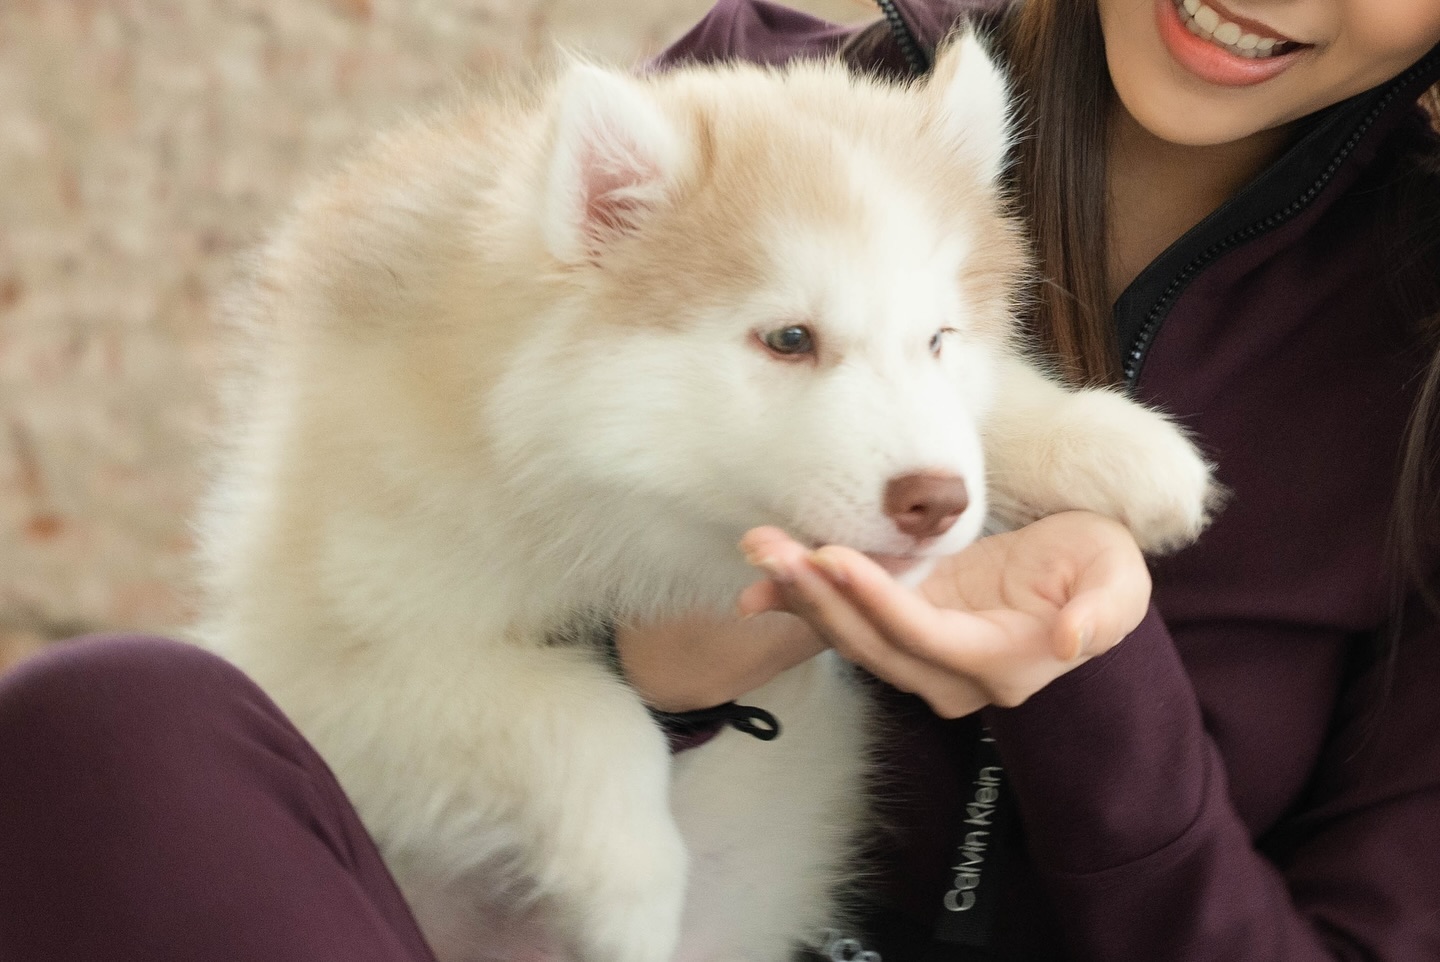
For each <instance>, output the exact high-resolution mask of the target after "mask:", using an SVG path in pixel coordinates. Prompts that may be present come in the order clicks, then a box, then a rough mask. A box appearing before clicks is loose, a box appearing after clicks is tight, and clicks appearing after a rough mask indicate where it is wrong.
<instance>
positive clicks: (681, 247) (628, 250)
mask: <svg viewBox="0 0 1440 962" xmlns="http://www.w3.org/2000/svg"><path fill="white" fill-rule="evenodd" d="M650 82H651V84H652V86H653V89H654V91H655V93H656V95H657V96H658V97H660V98H661V100H662V101H663V102H664V103H665V105H666V107H667V109H668V112H669V113H670V116H671V117H672V119H674V120H675V121H676V122H677V123H679V124H681V125H682V126H683V127H684V129H686V131H687V132H688V136H689V137H690V138H691V140H692V143H693V144H694V146H695V156H696V158H697V162H696V164H695V169H694V170H693V171H692V172H691V173H690V175H689V176H688V177H687V178H686V179H685V180H684V182H683V183H681V184H680V185H679V186H678V189H677V191H676V203H675V206H674V207H673V208H672V209H670V210H666V211H663V212H660V213H659V214H657V216H655V217H654V218H653V219H652V220H651V221H650V222H649V223H648V224H646V225H645V226H644V227H642V229H641V230H639V231H638V232H637V233H636V235H635V236H633V237H631V238H626V239H624V240H623V241H622V242H621V243H618V244H617V245H616V247H615V249H614V250H612V251H611V252H609V256H607V258H606V259H605V261H604V267H605V269H604V271H603V273H602V277H601V282H600V283H599V285H598V286H597V288H596V291H595V293H596V295H597V297H598V298H600V299H601V300H603V301H604V302H605V303H606V304H607V305H609V306H611V307H613V308H614V310H611V311H608V312H604V313H607V314H608V315H609V316H611V317H613V318H614V322H615V323H625V324H654V325H659V326H662V327H664V326H672V325H674V324H676V323H678V322H679V321H678V318H679V317H680V314H681V312H682V311H684V310H686V309H691V310H693V309H695V308H696V307H697V306H703V305H705V304H707V303H708V304H718V305H724V304H725V303H734V302H735V301H736V300H737V299H738V298H739V297H742V296H743V295H744V294H745V293H746V292H748V291H752V290H754V289H755V288H756V287H757V286H759V285H760V284H762V283H764V282H765V281H766V280H767V279H768V278H769V276H770V274H771V273H772V271H773V264H772V263H771V262H770V260H769V257H770V252H769V251H768V249H767V248H768V245H769V244H770V243H772V238H773V237H774V236H777V234H784V233H787V232H788V233H790V234H792V235H793V234H803V233H807V232H808V233H813V234H816V235H821V236H827V237H833V238H834V239H836V240H837V241H839V242H841V243H843V242H845V241H846V240H847V239H852V238H853V239H854V241H855V243H856V246H857V250H859V249H863V247H864V245H865V244H867V243H870V242H873V238H874V236H875V230H876V228H877V225H876V223H875V214H876V208H875V206H874V205H876V204H884V203H886V195H887V192H888V191H890V190H892V189H896V188H898V189H900V190H903V191H905V192H906V193H907V194H908V195H909V201H910V204H911V205H912V206H914V205H915V204H916V203H918V205H919V209H920V210H922V211H925V212H927V213H929V214H931V215H933V217H934V221H933V224H932V225H924V224H917V225H916V226H917V229H918V230H925V229H929V228H930V227H931V226H933V228H934V229H935V231H936V233H937V236H943V234H944V233H945V232H946V231H947V230H948V229H952V226H953V229H955V230H957V231H959V232H961V233H963V234H964V235H965V236H966V237H967V238H968V239H969V240H970V243H969V244H968V247H969V249H970V250H971V251H972V253H971V256H970V257H969V258H967V260H966V263H965V265H964V266H963V269H962V272H961V275H960V277H959V278H958V279H957V280H958V283H959V284H960V285H961V286H962V288H963V289H964V292H965V296H966V302H967V303H968V304H970V305H972V306H973V307H974V308H975V312H976V321H977V324H978V326H979V333H981V334H983V335H986V336H989V337H993V338H996V339H1005V338H1007V337H1008V336H1009V335H1010V331H1011V326H1012V318H1013V315H1014V307H1015V304H1014V299H1015V297H1016V291H1017V290H1018V287H1019V282H1020V280H1021V279H1022V278H1023V277H1024V276H1025V272H1026V269H1027V260H1026V255H1025V248H1024V242H1023V238H1022V234H1021V232H1020V231H1019V230H1018V228H1017V226H1016V224H1015V222H1014V221H1013V219H1012V218H1010V217H1009V216H1008V214H1007V212H1006V209H1005V206H1004V205H1003V203H1002V202H1001V200H1000V198H999V197H998V194H997V191H996V189H995V188H994V186H993V185H991V184H988V183H985V182H984V180H983V179H982V177H981V175H980V174H979V173H978V172H976V171H972V170H967V169H966V168H965V166H964V165H963V161H961V160H960V159H959V158H958V156H957V155H956V153H955V151H954V150H953V147H952V146H951V144H950V142H949V141H948V140H947V139H946V138H945V136H944V135H943V134H942V132H941V130H940V129H939V125H938V123H937V121H936V119H935V117H934V110H933V109H932V108H933V106H934V105H933V103H932V99H933V98H931V97H930V96H929V91H927V90H926V89H925V88H923V87H921V86H910V87H902V86H894V85H887V84H880V83H876V82H874V81H872V80H869V79H866V78H857V77H854V76H851V75H849V74H847V73H845V72H844V71H843V70H841V69H840V68H838V67H835V66H829V65H818V64H810V65H803V64H802V65H797V66H796V67H793V68H791V69H790V70H789V71H788V72H785V73H778V72H775V71H767V70H762V69H759V68H754V67H744V66H737V67H735V68H733V69H731V70H729V71H725V72H722V73H718V74H717V73H716V72H714V71H681V72H679V73H677V74H674V75H662V76H660V77H658V78H652V80H651V81H650ZM856 158H859V160H860V161H861V162H860V163H859V164H857V163H856ZM868 169H873V170H875V171H877V172H878V173H879V174H880V175H882V176H883V178H884V180H885V182H884V183H876V184H873V185H869V186H870V187H872V188H873V189H870V190H865V189H864V188H865V187H866V186H867V185H865V184H864V183H861V182H859V181H857V174H856V172H857V170H868ZM947 225H952V226H947Z"/></svg>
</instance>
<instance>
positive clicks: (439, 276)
mask: <svg viewBox="0 0 1440 962" xmlns="http://www.w3.org/2000/svg"><path fill="white" fill-rule="evenodd" d="M1006 111H1007V98H1006V91H1005V87H1004V83H1003V81H1002V79H1001V78H1000V77H999V75H998V74H997V73H996V71H995V70H994V68H993V67H992V65H991V64H990V62H989V61H988V59H987V58H986V56H985V54H984V52H983V51H982V50H981V48H980V47H979V46H978V45H977V44H976V43H975V42H974V41H973V40H971V39H968V38H965V39H962V40H960V41H958V42H956V43H955V44H953V45H952V46H951V47H950V48H949V49H948V51H947V52H946V54H945V55H944V56H943V57H942V58H941V60H940V63H939V65H938V66H937V68H936V70H935V72H934V74H933V75H932V77H931V78H929V79H928V80H927V81H926V82H924V83H922V84H918V85H915V86H912V87H898V86H890V85H883V84H880V83H877V82H871V81H868V80H863V79H857V78H855V77H852V76H849V75H848V74H846V73H845V72H844V71H843V70H842V69H841V68H840V67H838V66H835V65H822V64H801V65H797V66H795V67H793V68H790V69H788V70H785V71H764V70H760V69H755V68H749V67H739V66H737V67H730V68H724V69H718V70H717V69H698V68H697V69H685V70H679V71H676V72H674V73H670V74H665V75H660V76H651V77H643V78H634V77H629V76H625V75H623V74H620V73H616V72H611V71H607V70H602V69H599V68H595V67H590V66H584V65H576V66H573V67H571V68H569V69H568V70H567V71H566V72H564V74H563V75H562V76H561V77H559V78H558V79H557V80H556V81H555V82H553V83H550V84H546V85H543V86H541V87H539V88H538V89H535V90H532V91H530V92H527V93H516V94H514V95H511V96H504V97H502V96H497V97H492V98H488V99H486V100H484V101H483V102H479V103H475V104H472V105H469V106H467V107H465V108H464V109H461V110H457V111H452V112H449V113H446V114H444V115H442V116H438V117H436V118H434V119H432V120H430V121H428V122H424V123H419V124H415V125H412V126H410V127H408V128H406V129H403V130H400V131H398V132H396V133H394V134H392V135H390V136H388V137H385V138H383V139H381V140H379V141H378V142H377V143H376V144H375V145H374V146H373V147H372V148H371V149H369V150H368V151H367V152H366V153H365V154H364V155H363V156H361V157H360V158H358V159H357V160H356V161H354V162H353V163H352V164H351V165H350V166H349V167H347V168H346V169H345V170H344V171H342V172H341V173H340V174H338V175H337V176H335V177H333V178H331V179H330V180H329V181H327V182H325V183H324V184H322V185H320V186H319V187H318V188H317V189H315V190H314V191H313V192H311V193H310V194H309V195H308V196H306V197H305V198H304V199H302V201H301V202H300V203H299V205H298V206H297V208H296V210H295V212H294V214H293V215H292V216H291V218H290V219H289V221H288V222H287V223H286V224H285V225H284V226H283V227H282V228H281V229H280V230H279V231H278V232H277V234H276V236H275V238H274V239H273V241H272V242H271V243H270V245H269V246H268V247H267V249H266V250H265V251H264V252H263V254H262V256H261V259H260V262H259V264H258V265H257V271H256V277H255V281H254V284H253V285H252V286H251V288H250V290H249V292H248V294H247V295H246V297H245V298H244V299H243V302H242V303H240V304H239V305H238V309H237V311H236V312H235V314H236V317H237V319H238V321H239V328H240V334H241V336H240V337H238V338H237V347H236V359H237V364H236V370H235V374H234V376H233V377H232V378H231V379H230V380H229V381H228V382H227V384H226V388H227V391H228V397H227V401H228V405H229V409H230V413H231V420H230V428H229V431H228V434H227V436H226V438H225V442H226V443H225V445H224V448H223V450H222V451H221V453H220V455H219V458H218V461H217V470H216V475H215V476H216V480H215V484H214V487H213V490H212V493H211V496H210V498H209V500H208V504H207V507H206V510H205V512H204V514H203V517H202V523H201V534H202V545H203V555H202V558H203V565H204V573H205V576H206V581H207V587H208V591H209V606H208V609H207V614H206V617H205V618H204V620H203V623H202V624H201V625H200V626H199V629H198V634H199V637H200V638H201V640H202V641H203V642H204V643H205V644H207V645H209V646H211V647H213V648H214V649H216V650H218V651H220V652H222V653H224V654H226V655H227V656H229V657H230V658H232V659H233V660H234V661H236V662H237V663H238V664H240V665H241V666H242V667H243V668H245V669H246V670H247V671H249V672H250V673H251V674H252V675H253V676H254V677H255V678H256V679H257V680H258V681H260V683H261V684H262V685H264V686H265V687H266V688H267V689H268V690H269V691H270V692H271V693H272V694H273V696H274V697H275V698H276V699H277V701H278V702H279V703H280V705H281V706H282V707H283V708H284V709H285V710H286V711H287V712H288V713H289V714H290V715H291V716H292V717H293V718H294V719H295V721H296V722H297V724H299V726H300V727H301V729H302V730H303V731H304V732H305V733H306V734H307V736H308V737H309V738H310V739H311V740H312V741H313V742H314V743H315V744H316V745H317V747H318V748H319V749H320V750H321V752H322V754H323V755H324V756H325V757H326V759H327V760H328V761H329V762H330V764H331V765H332V766H333V768H334V769H335V771H336V773H337V775H338V776H339V778H340V780H341V782H342V783H343V784H344V786H345V788H346V790H347V791H348V792H349V793H350V795H351V797H352V798H353V800H354V801H355V804H356V806H357V808H358V809H359V811H360V813H361V815H362V817H363V818H364V819H365V822H366V824H367V825H368V826H369V828H370V830H371V831H372V833H373V834H374V836H375V837H376V839H377V840H378V842H379V843H380V845H381V848H382V851H383V852H384V854H385V857H386V859H387V860H388V862H389V864H390V866H391V867H392V869H393V870H394V871H395V873H396V875H397V877H398V878H399V880H400V881H401V884H402V886H403V887H404V888H405V890H406V893H407V895H408V897H409V898H410V900H411V902H412V904H413V905H414V906H415V909H416V912H417V915H418V916H419V917H420V918H421V921H422V924H423V925H424V927H425V928H426V932H427V934H428V936H429V937H430V938H431V940H432V941H433V943H434V945H435V947H436V949H437V951H438V952H439V954H440V956H441V958H442V959H445V960H446V962H452V960H461V959H490V958H494V959H522V958H532V957H533V958H548V959H555V960H562V959H573V960H577V962H666V960H669V959H672V958H675V959H680V960H683V962H740V960H747V962H781V960H784V959H786V958H787V957H788V956H789V955H790V954H791V952H792V951H793V950H794V947H795V946H796V945H797V944H798V943H800V942H803V941H805V940H807V939H814V938H815V937H816V936H817V934H818V932H819V931H820V930H821V929H823V928H824V927H826V926H827V925H829V924H831V923H832V921H833V918H834V914H835V911H836V910H835V908H834V904H835V900H834V898H833V893H834V891H835V888H836V886H837V884H838V883H839V882H840V881H842V880H843V878H844V877H845V875H846V873H847V871H849V869H848V867H847V866H848V863H849V860H850V857H851V852H850V846H851V845H852V844H853V841H854V839H855V837H856V834H857V832H858V830H859V829H860V827H861V826H862V824H863V820H864V817H865V809H866V806H865V804H864V797H865V770H866V756H867V752H868V750H869V745H868V740H869V738H870V737H871V736H870V734H869V732H870V726H869V722H868V718H867V715H868V708H867V705H866V702H865V699H864V697H863V695H862V694H861V692H860V690H859V689H858V688H857V686H856V685H855V684H854V683H853V680H852V679H851V677H850V676H849V674H848V673H847V671H846V670H845V669H844V667H843V666H842V665H841V664H840V663H839V662H838V661H836V660H834V659H831V658H825V657H822V658H818V659H815V660H814V661H812V662H810V663H808V664H806V665H803V666H801V667H800V668H797V669H794V670H792V671H790V672H788V673H786V674H785V675H782V676H781V677H780V678H778V679H776V680H775V681H774V682H772V683H771V684H769V685H767V686H766V687H765V688H764V689H763V690H761V691H759V692H756V693H755V694H754V696H753V698H750V699H747V700H748V701H752V702H753V703H755V704H758V705H761V706H762V707H766V708H769V709H770V710H772V711H773V712H774V713H775V714H776V715H777V716H779V718H780V719H781V722H782V724H783V725H784V732H783V734H782V735H781V737H780V738H779V739H778V740H777V741H774V742H771V743H761V742H758V741H754V740H752V739H749V738H746V737H744V736H741V735H739V734H737V733H734V732H727V733H725V734H722V735H721V736H719V737H718V738H716V739H715V740H714V741H712V742H711V743H709V744H708V745H706V746H704V747H702V748H700V749H697V750H695V751H692V752H687V753H685V754H683V755H681V756H680V757H679V758H676V759H672V758H671V756H670V753H669V752H668V750H667V747H666V745H665V741H664V739H663V738H662V736H661V734H660V732H659V731H658V730H657V729H656V727H655V726H654V724H653V723H652V721H651V719H650V718H649V717H648V715H647V713H646V711H645V709H644V707H643V706H642V705H641V704H640V702H639V700H638V699H637V698H636V697H635V695H634V694H633V693H632V692H631V691H630V690H629V689H628V688H627V687H626V686H625V685H624V684H623V683H622V682H621V681H620V680H618V679H617V678H616V677H614V675H613V674H612V673H611V672H610V671H609V670H608V669H607V668H606V666H605V665H604V663H603V661H602V659H601V658H600V657H599V656H598V654H597V653H596V652H594V651H591V650H589V649H587V648H586V647H584V646H581V645H571V646H563V645H554V644H548V643H547V642H546V638H547V636H549V635H550V634H551V632H552V631H553V630H554V629H556V628H557V627H559V626H562V625H564V624H567V623H569V622H571V621H572V620H573V619H575V618H577V617H580V616H594V615H599V616H608V617H613V618H617V619H626V618H647V617H655V616H662V615H666V614H675V613H678V612H681V611H685V610H689V609H694V608H696V607H706V606H708V607H712V608H716V609H720V610H725V609H728V608H729V606H730V605H731V604H732V603H733V599H734V597H735V595H736V593H737V591H738V590H739V589H740V588H741V587H743V586H744V585H745V584H746V583H748V582H749V581H751V580H753V574H752V572H751V571H750V569H749V568H747V566H746V565H744V564H743V563H742V561H741V558H740V554H739V552H738V551H737V550H736V547H735V545H736V541H737V540H738V539H739V537H740V535H741V534H742V533H743V532H744V531H746V530H747V529H749V528H751V527H753V526H756V525H759V524H775V525H779V526H781V527H784V528H786V529H787V530H789V531H791V532H792V533H794V534H795V535H796V536H797V537H801V538H804V539H808V540H810V541H812V542H814V543H817V544H818V543H844V544H849V545H851V546H854V547H856V548H859V549H861V550H864V551H868V552H871V553H874V554H877V555H886V556H890V557H892V558H894V557H897V556H898V557H899V558H901V559H911V560H912V561H915V562H923V560H924V559H925V558H929V557H934V556H937V555H941V554H945V553H948V552H953V551H955V550H957V549H958V548H960V547H961V546H963V545H964V544H965V543H966V542H968V541H969V540H971V539H972V538H974V537H975V536H976V535H977V534H978V533H979V532H980V531H981V529H982V526H983V525H984V524H986V523H987V518H988V519H989V521H990V523H1002V524H1015V523H1020V522H1023V521H1025V520H1028V519H1030V518H1033V517H1037V516H1039V515H1042V514H1045V513H1049V512H1052V511H1055V510H1060V509H1064V508H1088V509H1091V510H1095V511H1100V512H1103V513H1106V514H1109V515H1111V516H1114V517H1116V518H1119V519H1120V520H1122V521H1124V522H1126V523H1127V524H1129V525H1130V526H1131V528H1132V529H1133V530H1134V531H1135V532H1136V534H1137V536H1138V537H1139V538H1140V540H1141V542H1142V545H1143V546H1145V547H1147V548H1161V547H1165V546H1167V545H1172V544H1177V543H1180V542H1183V541H1185V540H1187V539H1189V538H1190V537H1193V535H1194V534H1196V533H1197V532H1198V531H1199V529H1200V527H1201V525H1202V524H1203V521H1204V513H1205V503H1206V500H1207V496H1208V491H1209V473H1208V470H1207V468H1206V466H1205V464H1204V463H1203V461H1202V460H1201V459H1200V458H1199V457H1198V456H1197V455H1196V453H1195V452H1194V451H1193V449H1192V448H1191V446H1190V445H1189V443H1188V442H1187V441H1186V440H1185V439H1184V437H1183V436H1182V435H1181V434H1180V433H1179V432H1178V431H1176V430H1175V429H1174V427H1173V426H1171V425H1170V424H1169V423H1168V422H1167V421H1166V420H1165V419H1164V418H1163V417H1161V416H1159V415H1157V414H1155V413H1153V412H1150V411H1147V410H1144V409H1142V408H1140V407H1138V406H1136V405H1133V404H1131V403H1130V402H1128V401H1126V400H1125V399H1124V398H1123V397H1121V396H1120V395H1118V394H1115V393H1111V392H1107V391H1098V390H1091V391H1081V392H1071V391H1067V390H1065V389H1062V388H1061V387H1059V386H1057V385H1056V384H1055V383H1053V382H1052V381H1050V380H1048V379H1047V378H1046V377H1044V376H1043V375H1042V373H1040V372H1039V371H1038V370H1037V369H1036V368H1035V367H1033V366H1032V365H1030V364H1028V363H1027V362H1026V361H1025V360H1024V358H1023V357H1022V356H1021V355H1020V353H1019V352H1018V351H1017V349H1016V347H1015V346H1014V344H1013V343H1012V339H1013V336H1014V321H1013V316H1014V305H1013V303H1012V300H1013V298H1014V294H1015V289H1016V286H1017V283H1018V282H1019V281H1020V280H1021V278H1022V277H1023V274H1024V270H1025V259H1024V257H1023V254H1022V244H1021V241H1020V235H1019V233H1018V232H1017V230H1016V227H1015V225H1014V224H1013V223H1012V222H1011V220H1010V219H1009V218H1008V217H1007V215H1006V212H1005V209H1004V206H1003V205H1002V203H1001V201H1000V199H999V192H998V190H997V187H996V183H997V179H998V176H999V173H1000V170H1001V166H1002V163H1003V157H1004V155H1005V152H1006V148H1007V133H1006V130H1007V128H1006ZM681 643H683V639H677V644H681Z"/></svg>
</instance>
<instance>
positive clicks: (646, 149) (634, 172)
mask: <svg viewBox="0 0 1440 962" xmlns="http://www.w3.org/2000/svg"><path fill="white" fill-rule="evenodd" d="M557 103H558V111H557V114H556V127H555V141H554V152H553V153H552V154H551V157H550V170H549V180H548V182H547V184H546V190H545V201H544V203H545V210H544V217H543V230H544V236H545V243H546V246H547V247H549V249H550V252H551V253H553V254H554V255H555V257H556V258H557V259H559V260H560V261H561V263H564V264H580V263H583V262H586V261H593V260H594V259H595V258H597V257H598V256H599V255H600V254H601V252H602V251H603V250H604V248H605V245H606V244H608V243H610V242H611V241H613V240H614V239H616V238H617V237H619V236H622V235H624V234H626V233H628V232H630V231H633V230H635V229H637V228H638V227H639V226H640V225H641V224H642V223H643V222H644V219H645V216H646V215H647V214H648V213H651V212H653V211H654V210H656V209H658V208H659V207H661V206H662V205H664V204H665V203H666V202H667V201H668V199H669V197H670V195H671V190H672V188H673V186H674V184H675V181H676V179H677V177H678V175H679V173H680V171H681V170H682V168H683V167H684V165H685V163H686V158H687V151H686V149H685V141H684V140H683V139H682V137H681V136H680V132H679V131H677V130H676V129H675V125H674V124H673V123H672V122H671V121H670V119H669V118H668V117H666V116H665V114H664V112H663V111H662V110H661V109H660V106H659V104H657V103H656V102H655V101H654V99H653V98H652V97H650V95H649V94H648V93H647V92H646V91H645V89H644V87H643V86H642V85H641V84H640V83H637V82H636V81H634V80H631V79H630V78H628V77H623V76H621V75H619V74H616V73H613V72H611V71H608V70H603V69H601V68H599V67H594V66H591V65H589V64H585V63H576V64H574V65H572V66H571V67H570V69H569V70H568V71H567V73H566V75H565V76H564V78H563V79H562V80H561V81H560V86H559V90H558V97H557Z"/></svg>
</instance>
